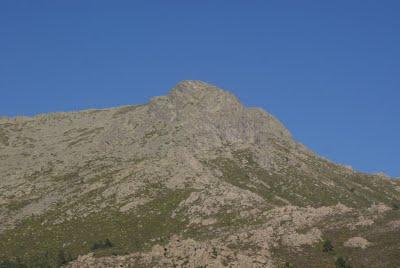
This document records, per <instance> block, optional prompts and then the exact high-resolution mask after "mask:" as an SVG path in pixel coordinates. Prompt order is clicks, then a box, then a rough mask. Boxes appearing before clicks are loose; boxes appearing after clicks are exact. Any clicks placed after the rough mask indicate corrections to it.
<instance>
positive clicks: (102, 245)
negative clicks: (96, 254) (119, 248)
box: [90, 238, 114, 250]
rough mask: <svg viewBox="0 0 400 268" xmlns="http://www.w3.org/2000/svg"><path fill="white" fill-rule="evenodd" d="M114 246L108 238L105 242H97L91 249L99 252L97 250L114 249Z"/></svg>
mask: <svg viewBox="0 0 400 268" xmlns="http://www.w3.org/2000/svg"><path fill="white" fill-rule="evenodd" d="M113 246H114V245H113V244H112V243H111V241H110V240H109V239H108V238H107V239H106V240H104V241H98V242H95V243H94V244H93V245H92V246H91V247H90V249H91V250H97V249H105V248H112V247H113Z"/></svg>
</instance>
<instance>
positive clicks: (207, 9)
mask: <svg viewBox="0 0 400 268" xmlns="http://www.w3.org/2000/svg"><path fill="white" fill-rule="evenodd" d="M399 14H400V1H390V0H386V1H378V0H376V1H369V0H359V1H356V0H338V1H319V0H314V1H308V0H302V1H297V0H292V1H286V0H276V1H264V0H263V1H261V0H253V1H244V0H242V1H235V0H230V1H216V0H212V1H211V0H203V1H188V0H180V1H176V0H169V1H165V0H160V1H151V0H147V1H122V0H120V1H111V0H108V1H104V0H85V1H82V0H68V1H54V0H47V1H44V0H37V1H31V0H25V1H23V0H1V1H0V93H1V94H0V116H15V115H33V114H38V113H45V112H52V111H70V110H78V109H86V108H101V107H111V106H118V105H125V104H136V103H144V102H147V101H148V100H149V98H150V97H151V96H154V95H164V94H166V93H167V91H168V90H169V89H170V88H171V87H172V86H174V84H176V83H177V82H178V81H180V80H186V79H197V80H204V81H206V82H209V83H213V84H215V85H217V86H219V87H222V88H224V89H228V90H230V91H232V92H233V93H235V94H236V95H237V96H238V97H239V98H240V99H241V100H242V101H243V103H244V104H246V105H248V106H259V107H263V108H265V109H266V110H268V111H269V112H271V113H272V114H274V115H275V116H277V117H278V118H279V119H280V120H281V121H282V122H283V123H284V124H285V125H286V126H287V127H288V128H289V129H290V131H291V132H292V133H293V135H294V137H295V138H296V139H297V140H299V141H301V142H302V143H304V144H306V145H307V146H308V147H310V148H311V149H313V150H315V151H316V152H318V153H319V154H321V155H323V156H326V157H327V158H329V159H332V160H334V161H337V162H340V163H344V164H348V165H351V166H353V167H354V168H356V169H358V170H361V171H368V172H377V171H383V172H386V173H388V174H390V175H393V176H400V154H399V152H400V118H399V117H400V15H399Z"/></svg>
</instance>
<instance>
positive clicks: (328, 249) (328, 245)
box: [322, 239, 333, 252]
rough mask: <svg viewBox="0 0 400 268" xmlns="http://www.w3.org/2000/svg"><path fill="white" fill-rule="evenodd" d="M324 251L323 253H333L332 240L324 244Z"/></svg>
mask: <svg viewBox="0 0 400 268" xmlns="http://www.w3.org/2000/svg"><path fill="white" fill-rule="evenodd" d="M322 251H323V252H331V251H333V245H332V242H331V241H330V240H328V239H327V240H325V241H324V242H323V243H322Z"/></svg>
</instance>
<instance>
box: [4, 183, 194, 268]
mask: <svg viewBox="0 0 400 268" xmlns="http://www.w3.org/2000/svg"><path fill="white" fill-rule="evenodd" d="M189 194H190V192H189V191H168V190H166V189H165V191H164V192H163V193H162V194H161V193H160V195H159V196H158V197H157V198H156V199H154V200H152V201H150V202H149V203H147V204H145V205H143V206H141V207H139V208H138V209H137V210H135V211H132V212H129V213H121V212H119V211H118V210H116V209H105V210H104V211H102V212H98V213H93V214H90V215H88V216H86V217H83V218H74V219H71V220H69V221H64V222H62V223H59V224H51V222H52V220H55V219H56V218H57V217H56V215H59V214H58V213H57V212H52V213H48V214H46V215H43V216H41V217H32V218H30V219H28V220H25V221H24V222H22V223H21V224H20V225H19V226H17V227H16V228H15V229H13V230H9V231H6V232H5V233H3V234H1V235H0V241H2V242H1V243H0V261H3V263H16V261H17V258H19V260H18V261H19V263H21V264H26V265H27V266H28V267H33V266H35V265H36V263H37V262H38V260H40V261H41V262H42V263H41V264H40V265H42V266H40V265H39V266H38V265H36V266H35V267H47V266H45V265H49V266H50V267H58V266H60V263H62V262H66V261H69V260H70V259H72V258H76V257H77V256H78V255H82V254H86V253H89V252H91V251H94V252H95V255H97V256H105V255H111V254H126V253H129V252H133V251H137V250H144V249H148V248H150V247H151V246H152V245H153V244H155V243H163V241H167V240H168V238H169V237H170V236H171V235H172V234H175V233H178V232H180V231H181V230H183V226H184V224H185V220H184V219H182V218H181V217H179V216H177V217H174V218H172V217H171V214H172V211H173V210H174V209H175V208H176V207H177V205H178V204H179V203H180V202H181V201H182V200H184V199H185V198H187V197H188V195H189ZM46 222H47V223H46ZM111 241H112V243H111ZM7 265H8V264H7ZM10 265H13V264H10ZM0 267H1V266H0ZM10 267H12V266H10ZM17 267H18V266H17Z"/></svg>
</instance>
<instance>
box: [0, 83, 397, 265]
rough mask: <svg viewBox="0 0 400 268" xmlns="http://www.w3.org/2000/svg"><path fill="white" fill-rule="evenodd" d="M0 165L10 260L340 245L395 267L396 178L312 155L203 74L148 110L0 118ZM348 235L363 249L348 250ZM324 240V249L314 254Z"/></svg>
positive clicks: (122, 261)
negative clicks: (205, 80) (202, 78)
mask: <svg viewBox="0 0 400 268" xmlns="http://www.w3.org/2000/svg"><path fill="white" fill-rule="evenodd" d="M0 172H1V173H0V174H1V181H0V241H1V242H0V260H1V259H3V260H8V261H10V262H11V263H16V262H22V263H26V264H28V265H33V264H34V263H37V262H42V263H39V264H38V265H41V266H45V265H50V266H54V267H57V266H60V265H62V264H66V262H67V261H69V260H70V259H76V258H77V257H78V256H80V255H81V257H79V258H78V259H77V260H75V261H73V262H71V263H70V264H69V265H70V266H72V267H84V266H89V267H91V266H94V267H97V266H101V265H102V263H103V265H105V266H106V267H109V266H116V267H117V266H118V267H120V266H119V265H124V266H126V265H128V266H129V265H131V266H133V267H139V266H141V265H142V266H144V267H148V266H158V267H168V266H171V267H173V266H174V265H175V266H187V267H197V266H201V265H203V266H204V265H208V267H210V266H211V267H219V266H228V265H231V266H234V267H235V266H238V267H252V266H253V267H275V266H279V265H280V264H282V263H285V262H290V263H292V264H295V265H298V267H307V266H305V265H306V264H305V263H306V262H308V263H309V264H308V267H321V266H322V265H331V264H333V263H334V262H335V258H337V257H338V254H344V253H346V255H348V257H351V258H352V259H351V260H350V261H351V262H352V263H353V265H359V266H361V265H367V264H368V265H369V266H367V267H395V266H397V265H400V263H399V261H398V260H397V259H396V258H393V257H392V256H395V252H396V250H397V249H398V247H399V244H398V242H396V240H394V239H393V237H398V228H399V225H400V224H399V220H400V217H399V212H398V210H397V208H398V205H399V200H400V186H399V184H398V183H397V182H396V181H393V180H390V179H389V178H386V177H383V176H377V175H368V174H362V173H357V172H354V171H352V170H350V169H348V168H346V167H343V166H340V165H336V164H334V163H331V162H329V161H327V160H325V159H323V158H320V157H318V156H317V155H315V154H314V153H313V152H311V151H309V150H308V149H307V148H305V147H304V146H302V145H301V144H299V143H297V142H296V141H294V140H293V139H292V138H291V135H290V133H289V131H288V130H287V129H286V128H285V127H284V126H283V125H282V124H281V123H280V122H279V121H278V120H277V119H275V118H274V117H273V116H271V115H270V114H268V113H266V112H264V111H262V110H260V109H254V108H245V107H243V105H242V104H241V103H240V102H239V101H238V100H237V98H236V97H235V96H233V95H232V94H230V93H228V92H225V91H223V90H221V89H218V88H216V87H214V86H212V85H209V84H206V83H203V82H200V81H183V82H181V83H179V84H178V85H177V86H176V87H174V88H173V89H172V90H171V91H170V93H169V94H168V95H167V96H164V97H157V98H154V99H153V100H151V101H150V103H148V104H146V105H138V106H125V107H120V108H113V109H106V110H88V111H82V112H74V113H56V114H49V115H39V116H35V117H31V118H10V119H9V118H3V119H0ZM353 236H354V237H357V236H363V238H364V239H368V240H370V241H369V243H370V244H368V246H366V248H365V249H360V248H357V246H356V247H355V248H353V247H351V248H352V251H349V250H348V249H347V250H346V246H345V244H346V241H347V240H348V239H350V238H352V237H353ZM365 236H368V237H365ZM330 237H332V238H337V241H332V242H333V243H334V244H335V245H334V246H335V250H334V251H332V252H328V253H327V252H321V250H319V247H320V244H321V241H322V240H323V239H328V238H330ZM332 238H330V239H332ZM351 241H353V240H351ZM351 241H350V242H351ZM355 241H358V242H359V241H364V240H360V239H358V240H357V239H355ZM365 243H366V242H365V241H364V244H365ZM350 244H351V243H350ZM356 244H357V243H356ZM346 245H349V243H347V244H346ZM358 246H359V245H358ZM382 247H384V248H385V249H386V250H385V252H384V253H381V252H380V249H381V248H382ZM299 252H302V254H301V255H302V257H296V256H298V254H299ZM364 252H368V254H369V256H374V254H375V253H376V254H378V252H379V254H380V255H379V256H387V260H386V261H387V264H385V263H384V264H385V265H387V266H382V262H381V259H382V258H378V255H376V256H377V257H376V258H373V257H370V259H369V260H368V261H367V263H365V260H364V258H363V256H364V255H363V254H364ZM371 252H372V253H371ZM85 254H89V255H85ZM90 254H94V255H95V256H92V255H90ZM382 254H384V255H382ZM110 255H120V256H118V257H115V256H114V257H112V256H110ZM101 256H104V257H101ZM311 261H312V262H311ZM374 262H376V263H374ZM310 263H312V264H310ZM312 265H315V266H312ZM318 265H319V266H318Z"/></svg>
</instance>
